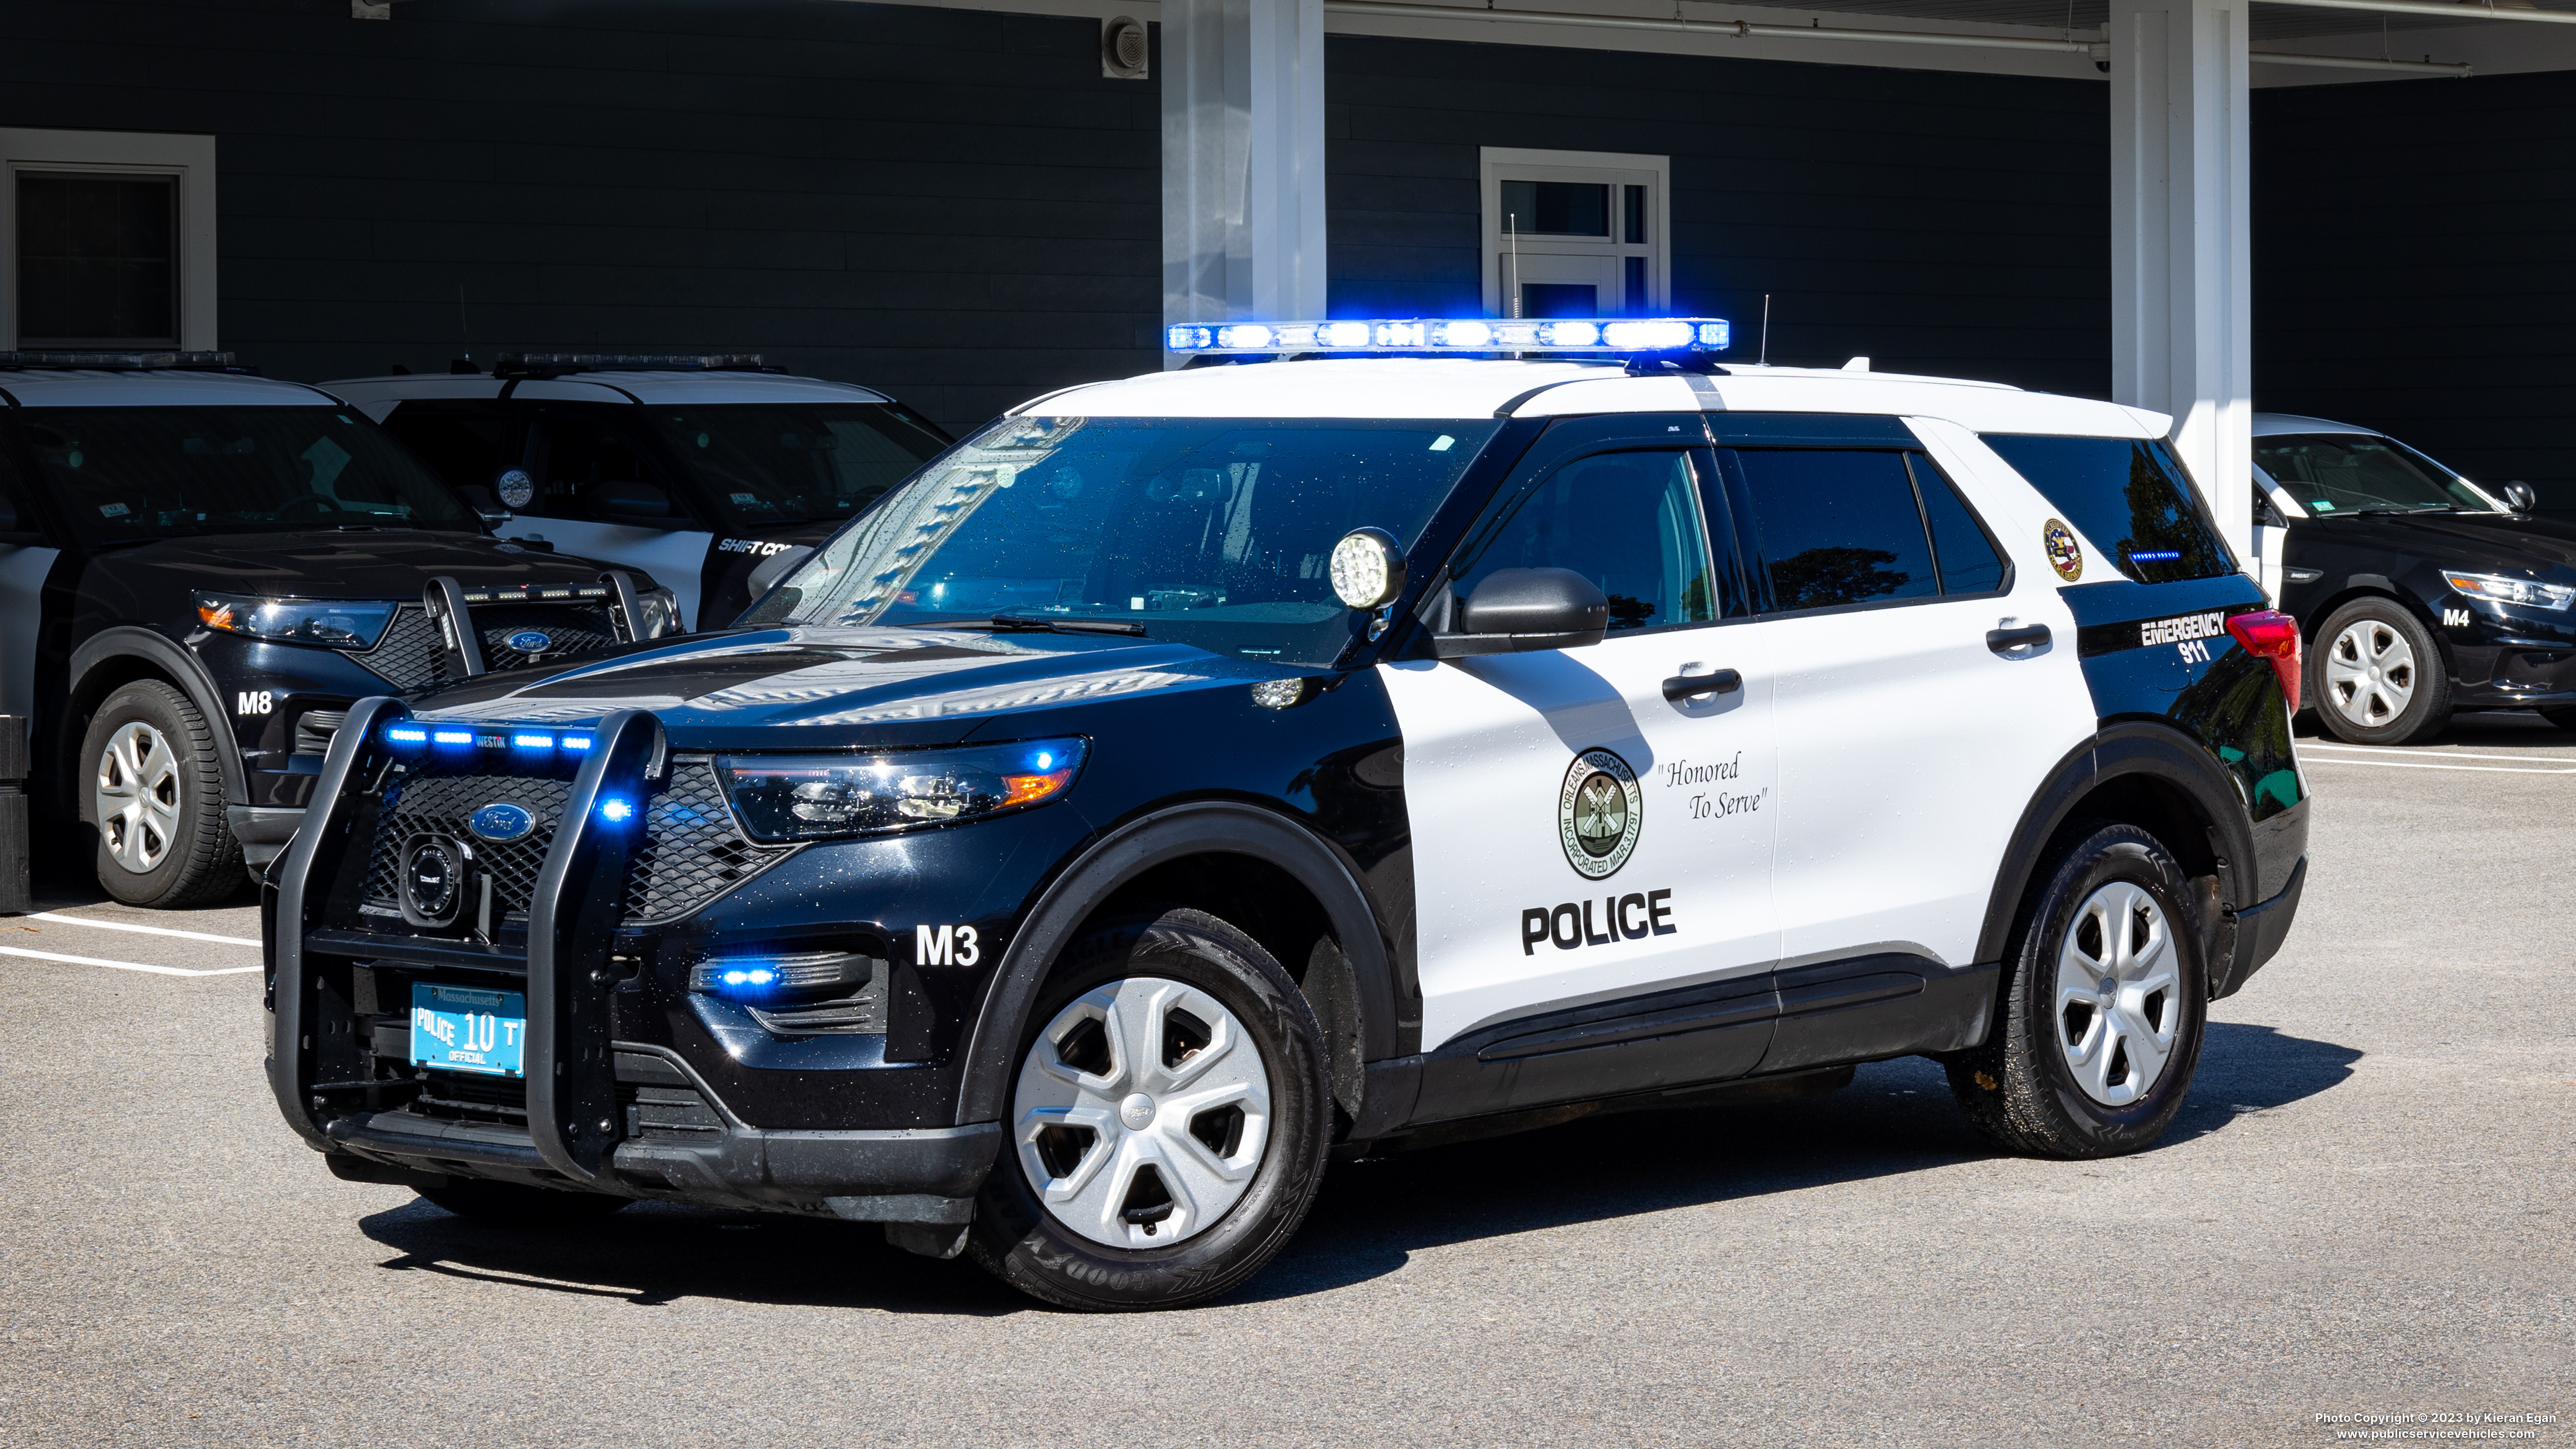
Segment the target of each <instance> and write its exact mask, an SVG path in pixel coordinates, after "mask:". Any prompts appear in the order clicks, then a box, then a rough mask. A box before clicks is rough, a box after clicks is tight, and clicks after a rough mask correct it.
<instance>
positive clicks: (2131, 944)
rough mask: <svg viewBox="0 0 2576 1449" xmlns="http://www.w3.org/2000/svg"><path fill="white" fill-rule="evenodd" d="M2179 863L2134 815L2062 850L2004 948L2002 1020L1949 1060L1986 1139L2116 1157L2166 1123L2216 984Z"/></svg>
mask: <svg viewBox="0 0 2576 1449" xmlns="http://www.w3.org/2000/svg"><path fill="white" fill-rule="evenodd" d="M2188 898H2189V897H2188V895H2187V893H2186V881H2185V878H2184V876H2183V873H2182V868H2181V867H2180V866H2179V865H2177V864H2176V863H2175V862H2174V859H2173V857H2172V856H2171V855H2170V854H2168V853H2167V852H2166V851H2165V848H2164V846H2163V845H2162V844H2160V843H2159V842H2158V841H2157V840H2156V838H2155V837H2154V836H2152V835H2149V834H2148V833H2146V832H2145V831H2143V830H2140V829H2138V828H2137V827H2135V826H2130V825H2109V826H2104V827H2102V828H2101V829H2099V830H2096V831H2094V832H2093V833H2091V834H2090V835H2088V836H2086V837H2085V838H2084V839H2083V840H2081V841H2079V842H2077V843H2076V844H2075V846H2074V847H2073V848H2072V849H2070V850H2068V851H2067V852H2066V853H2065V854H2064V855H2062V856H2060V857H2059V859H2058V864H2057V868H2056V869H2055V870H2053V871H2052V872H2050V874H2049V877H2048V882H2047V884H2046V885H2044V886H2042V887H2041V888H2040V894H2039V899H2038V900H2037V901H2036V902H2034V903H2033V906H2032V910H2031V914H2030V918H2029V919H2028V921H2027V922H2025V923H2024V924H2023V926H2022V928H2021V932H2020V936H2019V938H2018V942H2017V945H2016V947H2015V949H2014V950H2013V951H2012V953H2011V954H2010V955H2009V956H2008V957H2007V958H2006V959H2007V963H2008V967H2009V969H2010V970H2011V972H2012V975H2011V977H2010V979H2009V980H2007V981H2006V982H2005V984H2004V997H2003V1013H2002V1020H2001V1021H1999V1022H1998V1023H1996V1025H1995V1027H1994V1029H1993V1031H1992V1033H1991V1034H1990V1035H1989V1036H1988V1037H1987V1040H1986V1043H1985V1045H1983V1046H1981V1047H1978V1048H1976V1049H1974V1050H1972V1051H1968V1052H1963V1053H1961V1054H1959V1055H1958V1056H1957V1057H1954V1058H1952V1059H1951V1060H1950V1061H1949V1063H1948V1067H1949V1073H1950V1090H1951V1093H1952V1095H1953V1096H1955V1097H1956V1098H1957V1099H1958V1101H1959V1105H1960V1107H1961V1109H1963V1110H1964V1111H1965V1112H1966V1113H1967V1114H1968V1120H1969V1122H1970V1123H1972V1124H1973V1125H1974V1126H1975V1127H1976V1128H1977V1130H1978V1131H1979V1132H1980V1133H1982V1134H1983V1135H1984V1136H1985V1137H1986V1138H1987V1139H1988V1140H1990V1141H1992V1142H1993V1143H1995V1144H1996V1145H1997V1146H1999V1147H2002V1148H2004V1149H2006V1150H2007V1151H2012V1152H2027V1153H2032V1154H2036V1155H2038V1156H2042V1157H2115V1156H2118V1155H2120V1154H2122V1153H2128V1152H2136V1151H2140V1150H2142V1149H2144V1148H2145V1147H2147V1146H2149V1145H2150V1144H2152V1143H2153V1142H2154V1141H2155V1140H2156V1139H2157V1138H2158V1137H2160V1136H2162V1135H2164V1130H2165V1127H2166V1126H2167V1124H2169V1123H2171V1122H2172V1121H2173V1117H2174V1114H2175V1113H2176V1112H2178V1111H2180V1110H2182V1101H2183V1097H2184V1095H2185V1094H2186V1093H2187V1092H2189V1091H2190V1089H2191V1077H2192V1072H2193V1071H2194V1069H2196V1068H2197V1067H2198V1066H2199V1064H2200V1041H2201V1030H2202V1026H2203V1023H2204V1021H2205V1019H2206V1016H2207V1008H2208V999H2209V988H2208V984H2207V983H2208V975H2207V968H2206V963H2204V962H2203V961H2202V960H2201V953H2200V935H2199V932H2198V931H2197V930H2196V929H2195V928H2194V927H2193V925H2192V917H2191V914H2190V911H2189V910H2188V908H2187V907H2186V906H2185V904H2184V903H2185V901H2186V900H2187V899H2188Z"/></svg>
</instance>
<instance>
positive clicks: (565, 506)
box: [519, 418, 688, 528]
mask: <svg viewBox="0 0 2576 1449" xmlns="http://www.w3.org/2000/svg"><path fill="white" fill-rule="evenodd" d="M529 471H530V472H532V473H534V474H536V477H537V496H536V500H535V501H534V502H533V503H531V504H530V505H529V506H528V507H526V508H523V509H521V510H519V511H520V512H522V513H533V514H536V515H538V516H540V517H543V518H580V519H589V520H592V521H595V522H596V521H602V520H605V519H607V518H609V517H610V516H611V515H610V510H609V509H608V508H607V506H606V500H605V498H604V497H603V494H604V491H605V489H606V487H607V485H608V484H611V483H647V482H650V483H655V484H657V485H658V484H659V482H660V480H659V479H656V478H653V477H651V476H650V475H648V474H647V473H646V472H645V469H644V463H643V460H642V459H641V458H639V457H638V456H637V455H636V451H635V448H634V445H633V444H631V443H630V442H628V441H627V439H626V438H625V436H624V435H623V434H621V433H620V432H619V431H618V430H617V429H616V428H614V427H612V426H610V425H609V424H608V423H606V422H604V421H600V420H597V419H592V418H556V419H552V420H550V421H548V422H547V423H546V425H545V428H544V430H543V432H542V433H541V434H540V435H539V446H538V449H537V461H536V466H534V467H533V468H531V469H530V470H529ZM672 517H673V522H672V524H671V526H672V527H673V528H685V527H687V526H688V521H687V515H686V513H685V512H684V511H683V510H682V509H681V508H680V507H679V505H678V504H677V503H676V502H675V503H673V505H672Z"/></svg>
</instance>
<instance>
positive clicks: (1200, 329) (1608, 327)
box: [1163, 317, 1735, 357]
mask: <svg viewBox="0 0 2576 1449" xmlns="http://www.w3.org/2000/svg"><path fill="white" fill-rule="evenodd" d="M1734 340H1735V336H1734V327H1733V326H1732V324H1730V323H1728V322H1727V320H1726V319H1725V318H1723V317H1620V318H1551V319H1545V320H1541V319H1519V318H1513V319H1486V318H1474V317H1451V318H1441V317H1408V318H1388V319H1386V320H1383V321H1368V322H1229V323H1226V324H1224V325H1222V326H1213V325H1200V324H1198V323H1182V324H1181V325H1179V326H1176V327H1170V328H1166V329H1164V333H1163V345H1164V346H1165V347H1167V348H1169V349H1170V350H1172V351H1174V352H1192V353H1271V352H1315V351H1324V352H1399V353H1422V352H1428V353H1442V352H1524V351H1525V352H1579V353H1596V354H1601V355H1605V356H1621V357H1626V356H1633V355H1635V354H1638V353H1643V352H1723V351H1725V350H1726V349H1727V347H1728V346H1729V345H1731V344H1732V343H1733V342H1734Z"/></svg>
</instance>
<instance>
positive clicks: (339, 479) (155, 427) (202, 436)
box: [13, 407, 482, 544]
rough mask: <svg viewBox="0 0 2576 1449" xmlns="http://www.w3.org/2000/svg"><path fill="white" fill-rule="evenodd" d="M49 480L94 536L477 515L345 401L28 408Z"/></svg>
mask: <svg viewBox="0 0 2576 1449" xmlns="http://www.w3.org/2000/svg"><path fill="white" fill-rule="evenodd" d="M13 416H15V417H16V418H17V419H18V432H19V436H21V437H23V438H25V439H26V440H27V446H28V449H29V451H31V452H33V453H34V454H35V456H36V461H37V463H38V464H39V465H40V466H41V469H42V473H43V477H44V479H45V481H46V483H48V484H49V485H51V487H52V488H53V490H54V493H55V495H56V496H57V497H59V498H61V499H62V501H63V503H64V506H65V509H66V511H68V512H69V513H70V514H71V517H72V522H73V525H74V526H75V527H76V528H78V529H79V530H80V532H81V533H82V535H83V536H84V537H85V538H87V539H88V540H89V541H90V542H91V543H93V544H97V543H108V542H114V541H116V540H118V539H146V538H172V537H178V536H182V535H188V534H208V533H274V532H277V531H278V530H280V529H313V528H340V527H346V526H351V525H360V526H367V527H374V528H441V529H455V530H458V531H461V532H468V533H472V532H480V531H481V527H482V525H481V522H480V520H478V519H476V518H475V516H474V514H473V511H472V510H470V509H468V508H467V507H466V506H465V505H464V503H463V502H461V501H459V500H458V498H457V497H456V495H455V494H453V493H451V492H449V491H448V489H447V485H446V484H444V483H441V482H440V481H439V480H438V479H437V477H436V476H435V475H433V474H432V473H431V472H430V471H429V469H428V468H427V467H425V466H423V465H422V463H421V461H420V460H419V459H418V458H415V457H413V456H412V455H411V453H410V452H408V451H407V450H405V449H404V447H403V446H402V444H400V443H397V442H395V441H394V440H393V439H392V438H391V437H390V436H388V435H387V434H386V433H385V432H384V430H383V429H381V428H379V427H377V426H376V425H375V424H374V423H371V422H369V421H367V419H366V417H365V416H364V415H363V414H360V413H356V412H351V411H346V410H343V409H341V408H336V407H318V408H299V407H144V408H22V409H20V410H19V411H18V412H16V413H15V414H13Z"/></svg>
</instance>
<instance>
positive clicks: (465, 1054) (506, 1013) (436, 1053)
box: [411, 981, 528, 1077]
mask: <svg viewBox="0 0 2576 1449" xmlns="http://www.w3.org/2000/svg"><path fill="white" fill-rule="evenodd" d="M527 1050H528V998H527V997H525V996H522V995H521V994H519V993H518V992H516V991H486V990H483V989H482V988H480V987H475V986H433V985H431V984H430V983H428V982H426V981H415V982H413V983H412V987H411V1059H412V1064H413V1065H414V1066H422V1067H430V1068H434V1069H436V1070H438V1071H442V1072H478V1073H481V1074H482V1075H484V1076H487V1077H516V1076H521V1075H524V1071H523V1066H524V1063H525V1062H526V1059H527Z"/></svg>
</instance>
